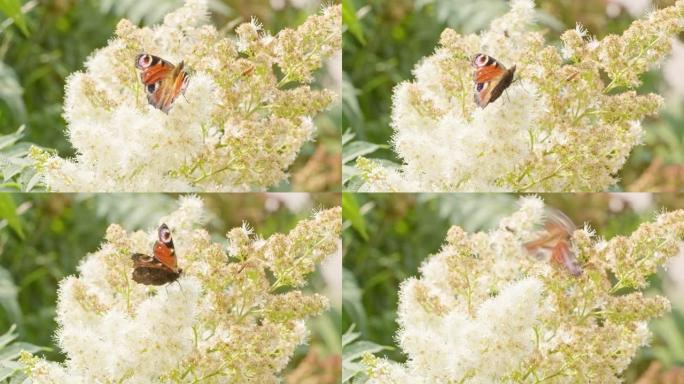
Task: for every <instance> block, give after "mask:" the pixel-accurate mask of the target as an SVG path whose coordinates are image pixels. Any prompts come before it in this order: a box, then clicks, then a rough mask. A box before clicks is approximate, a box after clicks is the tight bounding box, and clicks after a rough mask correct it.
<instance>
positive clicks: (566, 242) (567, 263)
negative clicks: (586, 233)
mask: <svg viewBox="0 0 684 384" xmlns="http://www.w3.org/2000/svg"><path fill="white" fill-rule="evenodd" d="M544 227H545V229H546V234H544V235H543V236H541V237H540V238H538V239H535V240H532V241H530V242H527V243H525V244H524V247H525V249H526V250H527V251H528V252H530V253H532V254H536V255H539V254H541V255H542V256H543V255H546V256H547V257H548V255H549V254H550V259H551V263H552V264H555V265H557V266H560V267H561V268H565V269H566V270H567V271H568V272H569V273H570V274H571V275H572V276H575V277H577V276H579V275H581V274H582V267H581V266H580V265H579V262H578V261H577V257H576V256H575V253H574V252H573V251H572V244H571V239H570V238H571V237H572V233H573V232H575V229H576V227H575V224H574V223H573V222H572V220H571V219H570V218H569V217H568V216H566V215H565V214H564V213H563V212H561V211H559V210H557V209H550V208H549V209H547V218H546V222H545V223H544Z"/></svg>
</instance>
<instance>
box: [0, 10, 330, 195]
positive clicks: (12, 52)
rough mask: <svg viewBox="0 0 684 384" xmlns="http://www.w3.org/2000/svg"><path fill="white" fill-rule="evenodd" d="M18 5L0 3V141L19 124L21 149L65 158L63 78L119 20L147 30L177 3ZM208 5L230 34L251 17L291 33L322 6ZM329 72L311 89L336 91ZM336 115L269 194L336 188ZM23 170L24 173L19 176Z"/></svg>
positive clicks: (326, 116) (321, 119)
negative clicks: (286, 178)
mask: <svg viewBox="0 0 684 384" xmlns="http://www.w3.org/2000/svg"><path fill="white" fill-rule="evenodd" d="M18 3H19V1H18V0H0V135H5V134H10V133H11V132H14V131H16V130H17V128H18V127H20V126H25V137H24V138H23V141H25V143H24V144H28V143H35V144H36V145H38V146H41V147H44V148H53V149H55V150H56V151H57V152H58V153H59V155H60V156H62V157H70V156H73V155H74V150H73V148H72V147H71V145H70V144H69V142H68V141H67V140H66V137H65V132H64V131H65V129H66V126H65V125H66V123H65V121H64V119H63V118H62V116H61V114H62V104H63V97H64V84H65V79H66V77H67V76H68V75H69V74H70V73H73V72H76V71H78V70H81V69H82V66H83V63H84V61H85V59H86V57H87V56H88V55H90V54H91V53H92V52H93V51H94V50H96V49H98V48H100V47H102V46H104V45H105V44H106V43H107V40H108V39H110V38H111V37H113V34H114V29H115V27H116V24H117V23H118V21H119V20H120V19H121V18H128V19H130V20H132V21H133V22H135V23H139V24H143V25H151V24H154V23H157V22H160V21H161V20H162V19H163V16H164V15H165V14H166V13H167V12H169V11H170V10H173V9H175V8H177V7H179V6H180V5H182V3H183V0H155V1H138V0H78V1H77V0H40V1H39V0H30V1H27V2H25V3H24V4H23V6H22V7H21V8H20V11H21V12H18V13H17V12H16V11H17V9H16V6H15V4H18ZM271 3H273V4H276V3H279V4H280V6H279V7H274V6H272V5H271ZM208 4H209V8H210V11H211V16H212V21H213V23H214V25H215V26H216V27H217V28H218V29H219V30H221V31H222V32H223V33H225V34H227V35H232V33H233V29H234V28H235V27H236V26H237V25H238V24H239V23H242V22H246V21H249V20H251V18H252V17H253V16H255V17H257V18H258V20H259V21H260V22H261V23H262V24H264V27H265V29H266V30H268V31H271V32H272V33H277V32H278V31H279V30H281V29H283V28H286V27H296V26H298V25H299V24H301V23H302V22H303V21H304V20H305V19H306V17H307V16H308V15H311V14H312V13H316V12H318V10H319V9H320V5H321V1H319V0H311V1H308V2H304V1H297V2H295V3H294V4H295V5H296V6H294V5H292V4H290V3H289V2H288V0H280V1H277V0H273V1H271V0H255V1H249V2H245V1H234V0H209V1H208ZM5 7H9V8H5ZM8 15H9V17H8ZM3 16H4V17H3ZM3 18H4V19H5V20H3ZM24 28H25V29H26V31H24ZM25 32H27V33H25ZM131 60H132V59H131ZM131 62H132V61H131ZM131 65H132V64H131ZM334 68H335V66H334V65H333V66H326V67H324V69H322V70H320V71H319V73H318V77H317V79H318V81H317V83H316V84H314V86H316V87H324V86H327V87H335V88H336V87H337V85H335V84H336V82H337V80H336V79H338V78H339V74H336V73H332V71H334ZM336 104H339V102H337V103H336ZM340 113H341V112H340V106H339V105H333V106H332V107H331V108H330V109H329V110H328V111H326V112H324V113H323V114H321V115H319V116H318V117H317V119H316V124H317V126H318V127H319V130H318V134H317V140H316V141H315V142H313V143H307V144H306V145H305V146H304V148H303V149H302V151H301V153H300V156H299V158H298V159H297V161H296V162H295V163H294V164H293V166H292V167H291V168H290V173H291V174H292V178H291V181H290V183H286V184H284V185H280V186H277V187H276V188H274V189H275V190H307V191H323V190H325V191H330V190H339V185H340V179H341V175H340V166H339V163H340V153H341V150H342V149H341V146H340V144H339V135H340V118H339V114H340ZM16 145H17V146H19V147H20V148H18V149H16V150H14V149H13V151H14V152H15V153H19V152H21V151H23V149H24V147H23V144H21V143H18V144H16ZM26 147H28V145H26ZM1 166H2V163H0V167H1ZM23 172H28V173H29V175H28V176H22V175H21V173H23ZM32 176H33V174H32V173H31V171H30V169H28V168H25V169H22V170H20V172H19V173H18V174H17V178H18V177H21V178H22V181H24V180H30V178H31V177H32ZM15 181H16V180H15ZM6 182H7V181H5V183H6ZM26 184H27V183H23V184H22V183H21V182H16V183H14V184H13V185H12V186H11V187H13V189H14V190H24V189H25V188H22V187H25V186H26ZM5 188H7V186H6V187H5Z"/></svg>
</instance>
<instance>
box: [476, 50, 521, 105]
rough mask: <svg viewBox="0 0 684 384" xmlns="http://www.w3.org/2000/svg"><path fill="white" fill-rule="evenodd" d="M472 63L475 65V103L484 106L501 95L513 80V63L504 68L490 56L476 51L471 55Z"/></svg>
mask: <svg viewBox="0 0 684 384" xmlns="http://www.w3.org/2000/svg"><path fill="white" fill-rule="evenodd" d="M472 65H473V67H475V74H474V76H473V78H474V79H475V103H476V104H477V105H478V106H479V107H480V108H484V107H486V106H487V105H488V104H489V103H493V102H494V101H496V99H498V98H499V96H501V93H502V92H503V91H504V90H505V89H506V88H508V87H509V86H510V85H511V82H513V75H514V74H515V65H514V66H512V67H511V68H510V69H506V67H504V66H503V64H501V63H500V62H498V61H497V60H496V59H495V58H493V57H491V56H487V55H485V54H482V53H478V54H477V55H475V56H473V59H472Z"/></svg>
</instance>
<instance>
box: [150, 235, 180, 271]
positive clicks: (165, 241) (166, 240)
mask: <svg viewBox="0 0 684 384" xmlns="http://www.w3.org/2000/svg"><path fill="white" fill-rule="evenodd" d="M153 250H154V258H155V259H157V260H158V261H159V262H160V263H162V264H164V265H165V266H166V267H167V268H169V269H170V270H172V271H173V272H178V260H177V259H176V250H175V248H174V246H173V239H171V231H170V230H169V227H167V226H166V224H162V225H161V226H160V227H159V240H157V241H156V242H155V243H154V249H153Z"/></svg>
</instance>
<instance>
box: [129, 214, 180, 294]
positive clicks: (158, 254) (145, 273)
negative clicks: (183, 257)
mask: <svg viewBox="0 0 684 384" xmlns="http://www.w3.org/2000/svg"><path fill="white" fill-rule="evenodd" d="M131 259H132V260H133V276H132V277H133V280H134V281H135V282H137V283H140V284H145V285H164V284H168V283H171V282H174V281H176V280H178V278H179V277H180V274H181V272H182V270H181V269H179V268H178V267H177V262H176V254H175V249H174V247H173V240H172V239H171V232H170V231H169V228H168V227H167V226H166V224H162V225H161V226H160V227H159V240H157V241H156V242H155V244H154V256H149V255H145V254H142V253H135V254H133V255H132V256H131Z"/></svg>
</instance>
